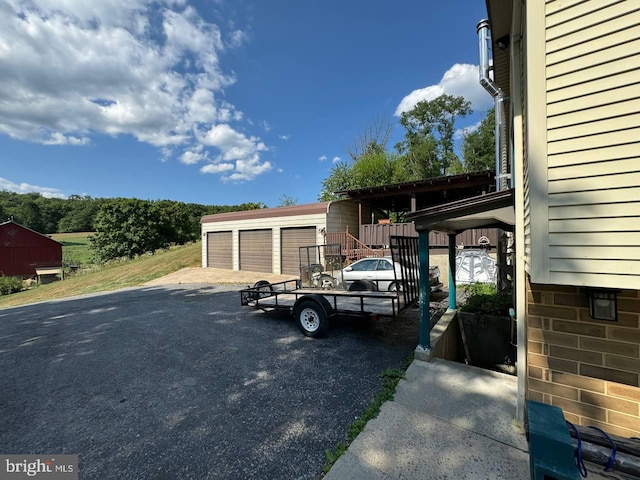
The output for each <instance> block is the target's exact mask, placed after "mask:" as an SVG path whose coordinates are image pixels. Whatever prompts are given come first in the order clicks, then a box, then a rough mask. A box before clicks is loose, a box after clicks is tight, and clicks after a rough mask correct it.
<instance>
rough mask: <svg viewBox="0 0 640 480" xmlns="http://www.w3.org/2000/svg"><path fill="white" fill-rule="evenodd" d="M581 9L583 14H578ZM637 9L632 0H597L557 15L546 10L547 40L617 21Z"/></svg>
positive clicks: (586, 37)
mask: <svg viewBox="0 0 640 480" xmlns="http://www.w3.org/2000/svg"><path fill="white" fill-rule="evenodd" d="M607 4H609V5H607ZM634 7H635V8H634ZM547 8H548V5H547ZM581 9H584V12H585V13H580V12H581ZM637 9H638V6H637V3H636V2H635V1H634V0H627V1H617V2H610V1H609V0H597V1H591V2H584V3H582V4H580V5H576V7H574V8H570V9H566V10H564V11H562V12H558V14H555V12H553V13H552V12H551V11H549V10H547V14H548V16H547V40H548V41H550V40H554V39H556V38H559V37H562V36H565V35H568V34H570V33H572V32H577V31H580V30H587V29H589V28H592V27H593V26H594V25H599V24H602V23H605V22H607V21H608V20H610V19H615V20H618V19H620V18H623V17H624V16H625V15H628V14H629V13H631V12H634V11H636V10H637ZM588 38H589V36H586V35H585V39H588Z"/></svg>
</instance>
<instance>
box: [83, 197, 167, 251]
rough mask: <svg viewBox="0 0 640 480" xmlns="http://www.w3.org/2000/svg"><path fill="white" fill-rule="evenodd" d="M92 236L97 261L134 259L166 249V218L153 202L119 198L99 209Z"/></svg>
mask: <svg viewBox="0 0 640 480" xmlns="http://www.w3.org/2000/svg"><path fill="white" fill-rule="evenodd" d="M95 227H96V233H95V235H92V236H91V244H92V249H93V254H94V256H95V257H96V260H97V261H102V262H104V261H108V260H113V259H116V258H123V257H126V258H134V257H135V256H137V255H142V254H144V253H147V252H154V251H156V250H158V249H160V248H167V247H168V246H169V240H168V239H167V236H166V230H167V227H166V218H165V216H163V215H161V214H160V209H159V208H158V207H157V206H156V205H154V204H153V203H152V202H149V201H145V200H137V199H127V198H116V199H114V200H112V201H110V202H106V203H105V204H103V205H102V206H101V207H100V211H99V212H98V214H97V216H96V224H95Z"/></svg>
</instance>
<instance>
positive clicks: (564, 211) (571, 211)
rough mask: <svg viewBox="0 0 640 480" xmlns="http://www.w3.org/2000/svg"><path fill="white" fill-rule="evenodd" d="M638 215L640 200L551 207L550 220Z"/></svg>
mask: <svg viewBox="0 0 640 480" xmlns="http://www.w3.org/2000/svg"><path fill="white" fill-rule="evenodd" d="M593 196H594V197H597V192H595V193H594V195H593ZM638 215H640V201H637V202H626V203H606V204H598V203H594V204H592V205H572V206H569V207H549V219H550V220H562V219H566V220H569V219H576V218H587V219H595V218H609V217H637V216H638Z"/></svg>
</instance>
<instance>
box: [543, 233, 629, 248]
mask: <svg viewBox="0 0 640 480" xmlns="http://www.w3.org/2000/svg"><path fill="white" fill-rule="evenodd" d="M638 243H640V239H638V234H637V233H636V232H615V233H613V234H612V233H610V232H584V233H561V234H551V235H549V244H550V245H551V246H552V247H553V246H561V245H569V246H571V247H580V246H590V247H607V248H611V247H619V246H620V245H632V247H630V248H633V249H637V250H638V252H640V246H638V247H636V246H635V245H637V244H638ZM623 248H627V247H623Z"/></svg>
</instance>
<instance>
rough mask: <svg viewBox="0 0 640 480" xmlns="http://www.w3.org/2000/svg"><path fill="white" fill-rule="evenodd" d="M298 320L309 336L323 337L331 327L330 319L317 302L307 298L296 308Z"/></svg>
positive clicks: (301, 328)
mask: <svg viewBox="0 0 640 480" xmlns="http://www.w3.org/2000/svg"><path fill="white" fill-rule="evenodd" d="M296 321H297V322H298V326H299V327H300V330H302V333H304V334H305V335H306V336H307V337H313V338H316V337H321V336H323V335H324V334H325V333H326V332H327V329H328V328H329V319H327V316H326V315H325V313H324V310H323V309H322V307H321V306H320V304H318V303H317V302H315V301H313V300H305V301H303V302H302V303H300V305H299V306H298V308H297V309H296Z"/></svg>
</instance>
